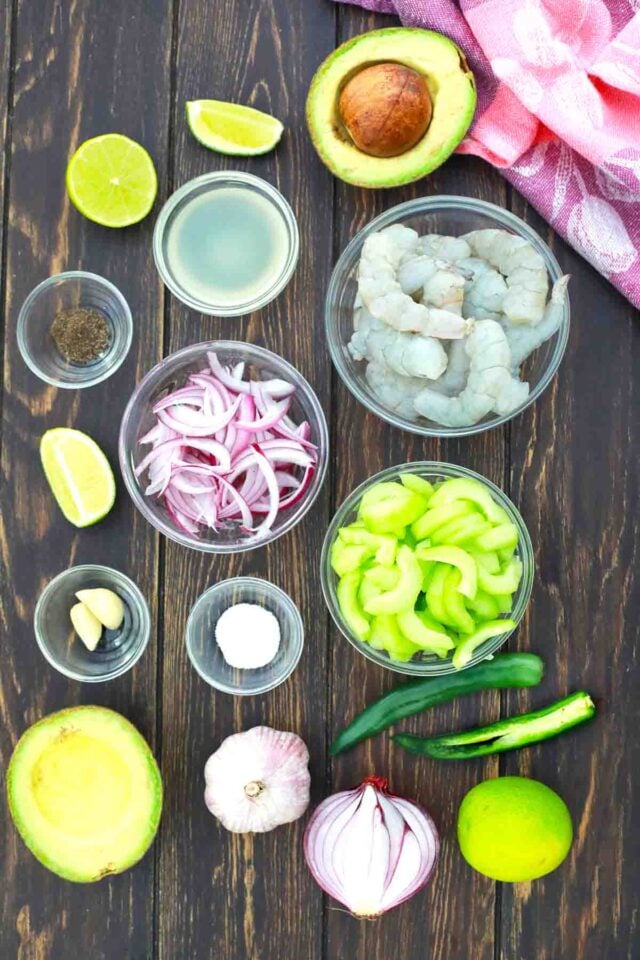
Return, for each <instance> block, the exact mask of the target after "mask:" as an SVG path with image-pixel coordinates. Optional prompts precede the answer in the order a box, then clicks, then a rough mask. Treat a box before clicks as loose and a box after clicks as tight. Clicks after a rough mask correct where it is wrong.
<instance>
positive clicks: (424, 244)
mask: <svg viewBox="0 0 640 960" xmlns="http://www.w3.org/2000/svg"><path fill="white" fill-rule="evenodd" d="M417 249H418V252H419V253H426V254H427V255H430V256H432V257H439V258H440V259H441V260H449V261H450V262H451V263H456V262H457V261H459V260H464V259H466V258H467V257H470V256H471V247H470V246H469V244H468V243H467V241H466V240H465V239H464V238H463V237H442V236H440V234H438V233H428V234H426V236H424V237H420V239H419V240H418V244H417Z"/></svg>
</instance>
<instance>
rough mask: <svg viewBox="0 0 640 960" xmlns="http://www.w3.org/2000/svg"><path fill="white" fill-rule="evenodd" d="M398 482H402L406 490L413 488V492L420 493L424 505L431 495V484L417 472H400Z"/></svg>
mask: <svg viewBox="0 0 640 960" xmlns="http://www.w3.org/2000/svg"><path fill="white" fill-rule="evenodd" d="M400 483H401V484H403V486H405V487H406V488H407V490H413V492H414V493H418V494H420V496H421V497H422V498H423V499H424V501H425V507H426V505H427V503H428V501H429V500H430V499H431V497H432V496H433V489H434V488H433V484H432V483H429V481H428V480H425V479H424V477H419V476H418V474H417V473H401V474H400Z"/></svg>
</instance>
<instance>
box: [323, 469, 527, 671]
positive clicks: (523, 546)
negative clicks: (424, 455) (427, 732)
mask: <svg viewBox="0 0 640 960" xmlns="http://www.w3.org/2000/svg"><path fill="white" fill-rule="evenodd" d="M403 473H415V474H418V476H420V477H424V478H425V480H429V481H431V482H432V483H433V482H437V481H439V480H446V479H448V478H450V477H466V478H468V479H472V480H478V481H479V482H480V483H481V484H482V485H483V486H484V487H485V488H486V489H487V490H488V491H489V493H490V494H491V496H492V497H493V499H494V500H495V501H496V502H497V503H498V504H499V505H500V506H501V507H502V508H503V509H504V510H506V512H507V513H508V514H509V518H510V520H511V521H512V523H514V524H515V525H516V527H517V528H518V533H519V540H518V547H517V550H516V554H517V556H518V557H519V558H520V560H521V561H522V578H521V580H520V584H519V586H518V589H517V590H516V592H515V594H514V598H513V609H512V610H511V612H510V613H509V614H508V616H509V617H510V618H511V619H512V620H515V623H516V627H517V625H518V623H519V622H520V620H522V617H523V616H524V612H525V610H526V608H527V604H528V603H529V599H530V597H531V589H532V587H533V575H534V570H535V561H534V555H533V546H532V544H531V538H530V536H529V532H528V530H527V528H526V526H525V524H524V520H523V519H522V517H521V516H520V514H519V512H518V511H517V510H516V508H515V507H514V505H513V503H512V502H511V500H509V498H508V497H507V495H506V494H505V493H504V492H503V491H502V490H501V489H500V488H499V487H497V486H496V485H495V483H492V482H491V481H490V480H487V478H486V477H483V476H481V474H479V473H475V471H473V470H467V469H466V468H465V467H458V466H456V465H455V464H453V463H437V462H435V461H427V460H425V461H417V462H416V463H405V464H403V465H402V466H398V467H389V468H388V469H387V470H382V471H381V472H380V473H376V474H375V476H373V477H369V479H368V480H365V482H364V483H361V484H360V486H359V487H356V489H355V490H354V491H353V492H352V493H350V494H349V496H348V497H347V499H346V500H345V501H344V503H343V504H342V505H341V506H340V507H339V508H338V510H337V511H336V514H335V516H334V518H333V520H332V521H331V524H330V526H329V529H328V530H327V533H326V536H325V538H324V543H323V545H322V556H321V559H320V578H321V583H322V592H323V594H324V599H325V601H326V604H327V606H328V607H329V612H330V614H331V616H332V617H333V620H334V623H335V624H336V626H337V627H338V629H339V630H340V632H341V633H342V634H343V635H344V636H345V637H346V638H347V640H348V641H349V643H351V644H352V645H353V646H354V647H355V648H356V650H359V651H360V653H362V654H363V655H364V656H365V657H367V659H369V660H373V662H374V663H377V664H379V666H381V667H387V669H388V670H394V671H395V672H396V673H404V674H408V675H411V676H422V677H426V676H438V675H442V674H446V673H457V672H458V670H457V669H456V667H454V666H453V664H452V663H451V659H450V658H447V659H444V660H441V659H440V658H439V657H436V656H435V655H433V654H428V653H424V654H419V655H416V657H414V659H413V660H409V661H407V662H406V663H400V662H399V661H397V660H392V659H391V657H390V656H389V654H388V653H386V651H384V650H374V648H373V647H371V646H369V644H368V643H364V642H363V641H362V640H359V639H358V638H357V637H356V636H355V635H354V634H353V633H352V632H351V630H350V629H349V627H348V626H347V624H346V623H345V621H344V619H343V617H342V614H341V612H340V607H339V605H338V598H337V594H336V588H337V583H338V578H337V576H336V574H335V573H334V572H333V569H332V568H331V562H330V553H331V546H332V544H333V541H334V540H335V538H336V537H337V535H338V530H339V529H340V527H344V526H346V524H349V523H352V522H353V521H354V520H355V519H356V513H357V510H358V507H359V505H360V501H361V499H362V496H363V494H364V493H365V492H366V491H367V490H368V489H369V488H370V487H372V486H374V485H375V484H376V483H380V482H381V481H382V480H395V479H396V478H397V477H399V476H401V475H402V474H403ZM514 630H515V627H514ZM514 630H510V631H509V633H503V634H501V635H500V636H498V637H492V638H491V639H490V640H487V641H486V642H485V643H483V644H481V646H479V647H477V648H476V650H475V652H474V654H473V656H472V658H471V660H470V661H469V663H468V664H466V665H465V666H464V667H462V668H460V669H463V670H466V669H467V667H472V666H473V665H474V664H476V663H480V661H481V660H486V658H487V657H490V656H492V655H493V654H494V653H495V652H496V651H497V650H499V649H500V647H501V646H502V645H503V644H504V643H506V641H507V639H508V638H509V637H510V636H511V634H512V633H513V632H514Z"/></svg>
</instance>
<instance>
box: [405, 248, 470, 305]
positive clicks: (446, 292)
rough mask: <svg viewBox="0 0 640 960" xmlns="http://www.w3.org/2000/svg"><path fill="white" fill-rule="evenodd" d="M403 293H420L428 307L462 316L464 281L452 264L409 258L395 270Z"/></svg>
mask: <svg viewBox="0 0 640 960" xmlns="http://www.w3.org/2000/svg"><path fill="white" fill-rule="evenodd" d="M398 283H399V284H400V287H401V288H402V292H403V293H408V294H409V295H412V294H416V293H418V292H420V300H421V301H422V302H423V303H424V304H426V305H427V306H431V307H439V308H440V309H441V310H450V311H451V312H452V313H455V314H457V315H458V316H461V315H462V299H463V296H464V285H465V278H464V277H463V275H462V274H461V273H460V272H459V270H457V269H456V268H455V267H454V266H453V265H452V264H450V263H448V262H447V261H446V260H438V259H436V258H435V257H424V256H421V257H411V258H410V259H408V260H405V261H404V263H402V264H401V266H400V268H399V270H398Z"/></svg>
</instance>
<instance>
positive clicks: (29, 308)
mask: <svg viewBox="0 0 640 960" xmlns="http://www.w3.org/2000/svg"><path fill="white" fill-rule="evenodd" d="M71 307H92V308H94V309H95V310H98V311H100V313H102V314H103V316H104V317H105V319H106V321H107V324H108V326H109V328H110V342H109V346H108V347H107V349H106V351H105V352H104V354H103V355H102V356H100V357H98V359H97V360H92V361H90V362H89V363H72V362H70V361H69V360H66V359H65V357H63V356H62V354H61V353H60V352H59V351H58V349H57V347H56V345H55V343H54V341H53V338H52V336H51V333H50V331H49V328H50V326H51V322H52V320H53V318H54V317H55V315H56V313H58V312H59V311H60V310H67V309H69V308H71ZM132 337H133V321H132V319H131V310H130V309H129V305H128V303H127V301H126V300H125V298H124V297H123V296H122V294H121V293H120V291H119V290H118V288H117V287H114V285H113V284H112V283H110V282H109V281H108V280H105V279H104V277H99V276H98V275H97V274H95V273H84V272H83V271H81V270H72V271H69V272H68V273H58V274H56V276H54V277H49V278H48V280H43V281H42V283H39V284H38V286H37V287H35V288H34V289H33V290H32V291H31V293H30V294H29V296H28V297H27V299H26V300H25V302H24V303H23V304H22V308H21V310H20V313H19V315H18V348H19V350H20V353H21V354H22V359H23V360H24V362H25V363H26V364H27V366H28V367H29V368H30V370H32V371H33V373H35V375H36V376H37V377H40V379H41V380H44V381H45V382H46V383H50V384H52V385H53V386H54V387H62V388H63V389H66V390H79V389H80V388H81V387H92V386H94V385H95V384H96V383H101V382H102V381H103V380H106V379H107V377H110V376H111V374H112V373H115V371H116V370H117V369H118V367H119V366H120V365H121V364H122V362H123V361H124V358H125V357H126V355H127V353H128V352H129V347H130V346H131V339H132Z"/></svg>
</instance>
